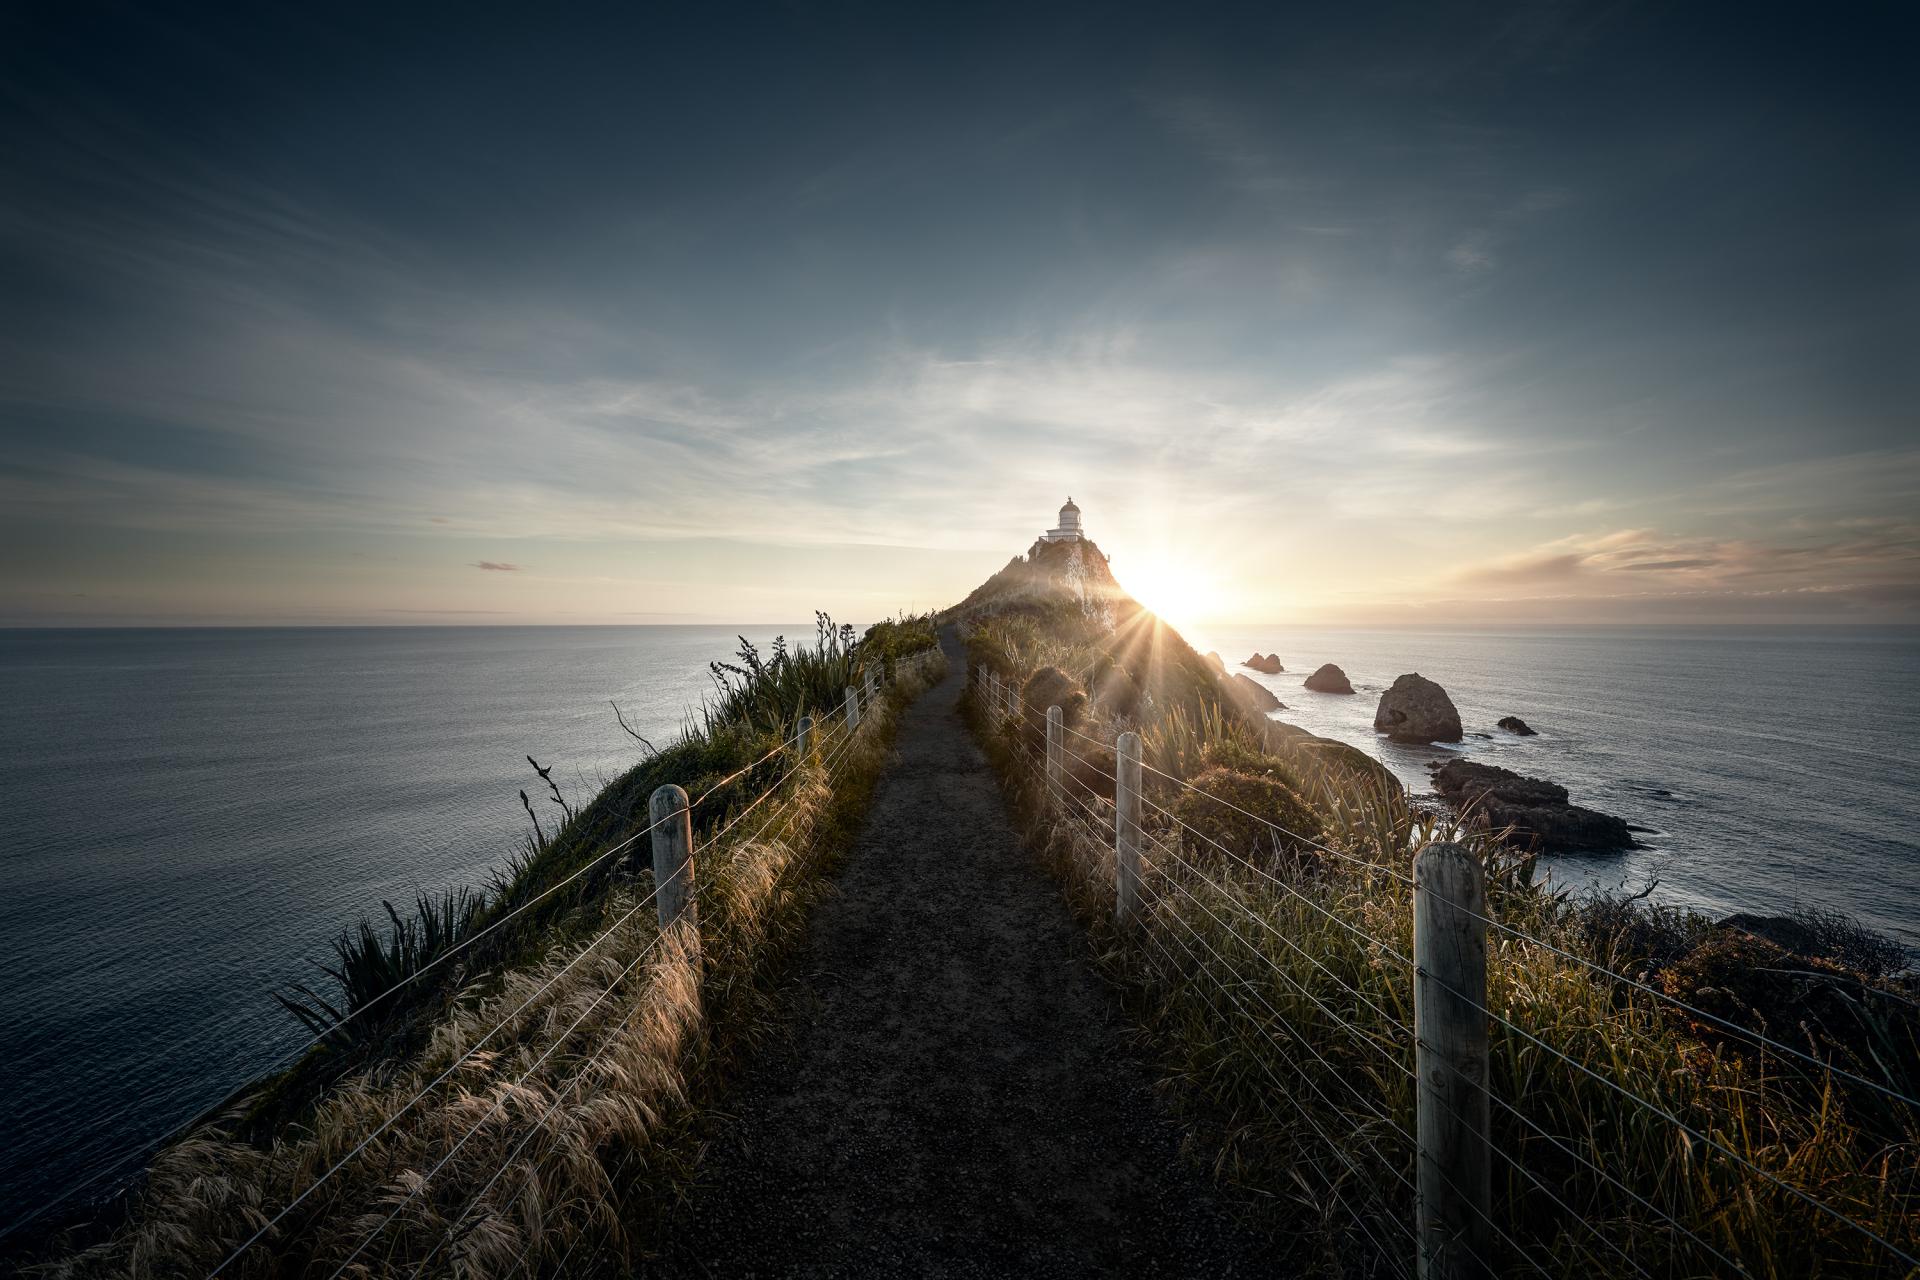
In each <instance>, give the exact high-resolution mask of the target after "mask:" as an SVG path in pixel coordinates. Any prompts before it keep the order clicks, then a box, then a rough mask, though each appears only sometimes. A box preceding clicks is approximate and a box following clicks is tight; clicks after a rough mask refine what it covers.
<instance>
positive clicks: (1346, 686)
mask: <svg viewBox="0 0 1920 1280" xmlns="http://www.w3.org/2000/svg"><path fill="white" fill-rule="evenodd" d="M1306 686H1307V688H1309V689H1311V690H1313V691H1314V692H1315V693H1352V692H1353V682H1352V681H1350V680H1348V679H1347V673H1346V672H1344V671H1342V670H1341V669H1340V668H1338V667H1336V666H1334V665H1333V664H1332V663H1331V662H1323V663H1321V664H1320V666H1319V667H1318V668H1316V669H1315V670H1314V673H1313V674H1312V675H1310V676H1308V677H1307V679H1306Z"/></svg>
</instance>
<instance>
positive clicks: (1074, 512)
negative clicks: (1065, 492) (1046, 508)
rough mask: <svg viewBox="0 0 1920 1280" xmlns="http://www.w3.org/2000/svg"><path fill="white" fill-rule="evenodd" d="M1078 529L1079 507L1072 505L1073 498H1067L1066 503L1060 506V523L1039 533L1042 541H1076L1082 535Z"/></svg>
mask: <svg viewBox="0 0 1920 1280" xmlns="http://www.w3.org/2000/svg"><path fill="white" fill-rule="evenodd" d="M1084 536H1085V534H1083V533H1082V531H1081V529H1080V508H1078V507H1076V506H1074V505H1073V499H1072V498H1068V499H1067V505H1066V506H1064V507H1062V508H1060V523H1059V524H1058V525H1056V526H1054V527H1053V528H1051V529H1049V530H1047V531H1046V532H1045V533H1043V534H1041V535H1040V540H1041V541H1042V542H1078V541H1080V540H1081V538H1082V537H1084Z"/></svg>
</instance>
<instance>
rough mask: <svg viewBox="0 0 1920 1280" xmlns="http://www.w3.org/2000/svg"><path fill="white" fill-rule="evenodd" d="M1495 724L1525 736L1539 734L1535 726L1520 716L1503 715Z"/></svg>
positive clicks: (1532, 736)
mask: <svg viewBox="0 0 1920 1280" xmlns="http://www.w3.org/2000/svg"><path fill="white" fill-rule="evenodd" d="M1495 724H1496V725H1497V726H1498V727H1499V728H1502V729H1505V730H1506V731H1507V732H1508V733H1517V734H1519V735H1520V736H1521V737H1523V738H1534V737H1538V736H1539V734H1538V733H1537V732H1536V731H1535V730H1534V729H1533V727H1532V726H1530V725H1529V724H1528V723H1527V722H1526V721H1525V720H1522V719H1521V718H1520V717H1519V716H1501V717H1500V719H1499V720H1497V721H1495Z"/></svg>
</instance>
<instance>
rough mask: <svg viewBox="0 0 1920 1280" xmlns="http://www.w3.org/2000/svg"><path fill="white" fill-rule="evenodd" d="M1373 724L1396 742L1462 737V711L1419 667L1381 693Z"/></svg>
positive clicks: (1431, 740)
mask: <svg viewBox="0 0 1920 1280" xmlns="http://www.w3.org/2000/svg"><path fill="white" fill-rule="evenodd" d="M1373 727H1374V731H1375V732H1377V733H1384V734H1386V735H1387V736H1388V737H1390V738H1392V739H1393V740H1394V741H1395V742H1458V741H1460V713H1459V712H1458V711H1457V710H1455V709H1454V706H1453V699H1452V698H1449V697H1448V696H1447V691H1446V690H1445V689H1442V688H1441V687H1440V686H1439V685H1437V684H1435V683H1434V682H1433V681H1431V680H1429V679H1427V678H1426V677H1425V676H1423V675H1421V674H1420V673H1419V672H1417V671H1416V672H1413V673H1412V674H1410V675H1404V676H1401V677H1400V678H1399V679H1398V680H1395V681H1394V682H1393V687H1392V688H1391V689H1388V690H1387V691H1386V692H1385V693H1383V694H1381V695H1380V705H1379V706H1378V707H1377V708H1375V709H1374V713H1373Z"/></svg>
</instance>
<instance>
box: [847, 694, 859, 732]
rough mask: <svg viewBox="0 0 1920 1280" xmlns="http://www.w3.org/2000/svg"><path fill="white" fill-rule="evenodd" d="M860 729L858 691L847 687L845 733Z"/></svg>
mask: <svg viewBox="0 0 1920 1280" xmlns="http://www.w3.org/2000/svg"><path fill="white" fill-rule="evenodd" d="M859 727H860V691H859V690H858V689H855V688H854V687H853V686H852V685H848V686H847V732H848V733H852V732H853V731H854V730H855V729H858V728H859Z"/></svg>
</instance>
